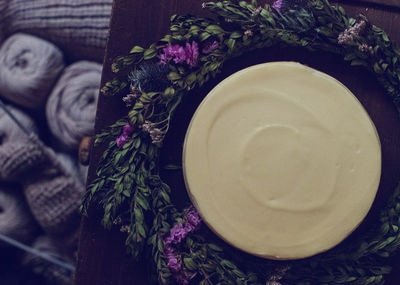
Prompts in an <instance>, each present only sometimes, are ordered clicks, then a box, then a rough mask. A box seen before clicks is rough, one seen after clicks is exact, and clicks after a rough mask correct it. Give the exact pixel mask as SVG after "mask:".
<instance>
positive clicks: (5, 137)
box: [0, 105, 37, 147]
mask: <svg viewBox="0 0 400 285" xmlns="http://www.w3.org/2000/svg"><path fill="white" fill-rule="evenodd" d="M6 108H7V109H8V110H9V111H10V112H11V114H13V116H14V117H15V118H16V119H17V120H18V121H19V122H20V123H21V125H22V126H23V127H24V128H25V129H27V130H28V131H30V132H33V133H37V127H36V124H35V121H34V120H33V119H32V118H30V117H29V116H28V115H27V114H25V113H24V112H22V111H21V110H19V109H18V108H16V107H13V106H10V105H7V106H6ZM25 136H26V134H25V133H24V132H23V131H22V130H21V129H20V128H19V127H18V125H17V124H16V123H15V122H14V121H13V120H12V119H11V118H10V116H9V115H8V114H7V113H6V112H5V111H4V110H3V109H1V108H0V147H2V146H3V145H4V144H7V143H12V142H15V141H18V140H20V139H21V138H24V137H25Z"/></svg>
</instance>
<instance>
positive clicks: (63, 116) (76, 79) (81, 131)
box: [46, 61, 102, 150]
mask: <svg viewBox="0 0 400 285" xmlns="http://www.w3.org/2000/svg"><path fill="white" fill-rule="evenodd" d="M101 71H102V66H101V65H100V64H98V63H94V62H89V61H79V62H76V63H74V64H72V65H70V66H68V67H67V68H66V69H65V70H64V72H63V74H62V75H61V77H60V79H59V80H58V82H57V83H56V85H55V87H54V89H53V91H52V92H51V95H50V97H49V100H48V101H47V106H46V117H47V122H48V125H49V128H50V131H51V133H52V134H53V135H54V137H55V138H56V140H57V142H58V144H59V145H60V146H61V147H62V148H63V149H65V150H77V149H78V146H79V143H80V142H81V140H82V138H83V137H84V136H86V135H93V134H94V120H95V115H96V108H97V100H98V96H99V88H100V80H101Z"/></svg>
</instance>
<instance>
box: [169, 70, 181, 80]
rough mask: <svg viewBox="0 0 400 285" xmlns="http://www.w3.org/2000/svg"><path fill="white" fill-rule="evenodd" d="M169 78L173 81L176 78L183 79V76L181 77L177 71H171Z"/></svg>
mask: <svg viewBox="0 0 400 285" xmlns="http://www.w3.org/2000/svg"><path fill="white" fill-rule="evenodd" d="M168 79H169V80H171V81H175V80H179V79H181V77H180V75H179V74H178V73H176V72H170V73H169V74H168Z"/></svg>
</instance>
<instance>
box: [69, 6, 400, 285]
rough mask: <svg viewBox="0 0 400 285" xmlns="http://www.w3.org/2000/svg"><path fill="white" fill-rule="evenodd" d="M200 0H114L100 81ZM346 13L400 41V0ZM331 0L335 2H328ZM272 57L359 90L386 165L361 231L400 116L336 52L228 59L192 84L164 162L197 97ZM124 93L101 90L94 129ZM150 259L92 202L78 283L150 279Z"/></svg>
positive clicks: (178, 189)
mask: <svg viewBox="0 0 400 285" xmlns="http://www.w3.org/2000/svg"><path fill="white" fill-rule="evenodd" d="M201 2H202V1H199V0H168V1H167V0H114V6H113V14H112V20H111V30H110V39H109V42H108V46H107V51H106V57H105V62H104V70H103V79H102V81H103V83H104V82H106V81H108V80H109V79H110V78H111V77H112V74H111V71H110V64H111V62H112V61H113V59H114V58H115V57H116V56H118V55H123V54H126V53H128V51H129V50H130V48H131V47H132V46H134V45H141V46H148V45H149V44H150V43H152V42H154V41H156V40H158V39H159V38H161V37H162V36H163V35H164V34H165V33H166V32H167V29H168V23H169V18H170V16H171V15H172V14H175V13H179V14H186V13H194V14H197V15H205V13H206V12H205V11H204V10H202V9H201ZM341 2H342V3H341V4H342V5H343V6H344V7H345V8H346V10H347V11H348V13H349V14H350V15H353V16H355V15H357V14H359V13H363V14H365V15H366V16H367V17H368V19H369V20H370V21H371V22H372V23H374V24H376V25H378V26H380V27H383V28H384V29H385V30H386V31H387V33H388V34H389V35H390V36H391V38H392V39H394V40H395V41H397V42H399V43H400V32H399V31H400V2H399V1H398V0H363V1H361V0H360V1H349V0H343V1H341ZM333 3H335V2H333ZM277 60H295V61H299V62H302V63H304V64H307V65H310V66H311V67H314V68H316V69H318V70H321V71H323V72H326V73H328V74H330V75H332V76H334V77H336V78H337V79H339V80H340V81H341V82H343V83H344V84H345V85H346V86H347V87H349V89H350V90H351V91H352V92H353V93H354V94H356V96H357V97H358V98H359V100H360V101H361V103H362V104H363V105H364V106H365V108H366V109H367V111H368V113H369V114H370V116H371V118H372V119H373V121H374V123H375V125H376V127H377V129H378V132H379V136H380V139H381V143H382V155H383V168H382V178H381V184H380V189H379V192H378V193H379V194H378V197H377V199H376V202H375V203H374V206H373V209H372V211H371V213H370V214H369V216H368V217H367V220H366V222H365V223H364V224H363V225H362V226H361V228H360V229H358V230H357V231H356V232H355V233H354V234H353V236H357V235H362V231H363V229H365V228H366V227H368V221H369V220H370V219H372V218H374V217H376V215H377V212H378V210H379V207H380V206H381V205H383V203H384V202H385V200H386V198H387V196H388V194H389V192H390V191H392V190H393V189H394V187H395V185H396V183H397V179H398V178H399V177H400V164H399V163H398V161H399V158H400V118H399V116H398V113H397V111H396V110H395V108H394V106H393V105H392V103H391V102H390V100H389V99H388V98H387V97H386V96H384V94H383V93H384V92H383V90H382V89H381V87H380V86H379V84H378V83H377V81H376V80H375V78H374V76H373V75H371V74H369V73H368V72H366V71H364V70H362V69H360V68H352V67H349V66H347V65H346V64H344V62H343V61H342V60H341V59H340V58H337V57H336V56H332V55H329V54H324V53H312V54H311V53H309V52H306V51H303V50H301V49H277V48H270V49H264V50H261V51H258V52H254V53H252V54H251V55H245V56H242V57H240V58H237V59H234V60H231V61H230V62H228V63H227V64H226V65H225V68H224V70H223V73H222V74H220V75H219V76H218V77H217V78H216V79H215V80H213V81H212V82H210V83H208V84H207V85H206V86H204V88H202V89H200V90H195V91H193V92H192V94H190V96H189V97H190V98H189V99H188V100H187V102H185V108H181V110H179V112H178V113H177V114H176V117H175V121H174V123H173V124H172V126H171V131H170V133H169V135H168V137H167V139H166V142H165V145H164V151H163V157H162V158H161V161H162V163H169V162H173V163H180V154H181V148H182V142H183V138H184V135H185V131H186V127H187V125H188V123H189V120H190V118H191V115H192V114H193V112H194V110H195V109H196V106H197V105H198V104H199V102H200V101H201V100H202V98H203V97H204V96H205V95H206V94H207V93H208V91H209V90H211V88H212V87H213V86H215V85H216V84H217V83H218V82H219V81H221V80H223V79H224V78H226V77H227V76H229V75H230V74H232V73H234V72H236V71H238V70H240V69H242V68H245V67H247V66H250V65H253V64H256V63H261V62H266V61H277ZM121 97H122V94H121V95H120V96H116V97H104V96H101V97H100V100H99V105H98V112H97V118H96V131H100V130H101V129H102V128H103V127H105V126H107V125H109V124H110V123H112V122H113V121H115V120H116V119H118V118H120V117H121V116H123V115H124V114H125V113H126V112H127V109H126V108H125V107H124V105H123V103H122V100H121ZM101 151H102V150H101V149H100V148H96V149H94V150H93V156H92V161H91V167H90V174H89V181H90V180H91V179H93V173H94V169H95V167H96V164H97V162H98V158H99V157H100V155H101ZM162 175H163V178H164V179H165V180H166V181H167V182H168V183H169V184H170V185H172V189H174V192H173V199H176V200H178V201H180V200H182V197H184V196H185V195H186V194H185V190H184V185H183V180H182V175H181V174H180V173H172V174H171V173H162ZM393 265H394V270H393V273H392V274H391V275H390V276H389V277H388V280H387V283H386V284H393V285H394V284H400V273H399V270H400V256H399V257H397V258H395V259H394V260H393ZM148 266H151V265H150V264H149V265H148V264H140V263H134V262H133V261H132V260H131V258H130V257H129V256H128V255H127V254H126V252H125V248H124V236H123V234H121V233H120V232H119V231H118V230H112V231H105V230H104V229H103V228H102V227H101V225H100V212H99V211H98V209H92V211H91V215H90V216H89V218H83V219H82V225H81V237H80V246H79V254H78V269H77V273H76V285H92V284H93V285H118V284H119V285H125V284H130V285H132V284H137V285H142V284H147V283H146V282H145V281H144V280H145V279H144V277H145V274H146V268H147V267H148Z"/></svg>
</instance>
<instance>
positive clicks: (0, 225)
mask: <svg viewBox="0 0 400 285" xmlns="http://www.w3.org/2000/svg"><path fill="white" fill-rule="evenodd" d="M16 190H17V189H10V187H6V186H4V185H1V186H0V233H1V234H3V235H6V236H7V237H10V238H12V239H15V240H17V241H19V242H22V243H29V242H31V241H32V240H33V239H34V238H35V236H36V233H37V232H38V226H37V224H36V222H35V221H34V220H33V218H32V215H31V214H30V212H29V209H28V207H27V206H26V204H25V201H24V198H23V197H22V196H21V195H20V194H19V193H18V191H16ZM4 245H6V244H5V243H1V242H0V246H4Z"/></svg>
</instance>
